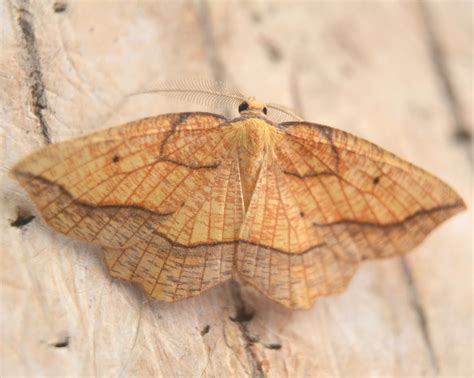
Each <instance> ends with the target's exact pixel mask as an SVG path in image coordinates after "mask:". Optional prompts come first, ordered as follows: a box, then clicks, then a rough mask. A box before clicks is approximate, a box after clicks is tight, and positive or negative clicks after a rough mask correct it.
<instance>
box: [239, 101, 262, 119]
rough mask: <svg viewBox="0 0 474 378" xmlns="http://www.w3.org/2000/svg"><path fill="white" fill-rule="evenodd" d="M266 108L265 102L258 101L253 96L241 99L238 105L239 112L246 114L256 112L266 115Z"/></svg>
mask: <svg viewBox="0 0 474 378" xmlns="http://www.w3.org/2000/svg"><path fill="white" fill-rule="evenodd" d="M267 112H268V109H267V106H266V105H265V103H263V102H261V101H258V100H256V99H255V97H249V98H247V100H246V101H243V102H241V103H240V105H239V113H240V114H242V115H243V114H247V113H254V114H255V113H256V114H262V113H263V114H264V115H267Z"/></svg>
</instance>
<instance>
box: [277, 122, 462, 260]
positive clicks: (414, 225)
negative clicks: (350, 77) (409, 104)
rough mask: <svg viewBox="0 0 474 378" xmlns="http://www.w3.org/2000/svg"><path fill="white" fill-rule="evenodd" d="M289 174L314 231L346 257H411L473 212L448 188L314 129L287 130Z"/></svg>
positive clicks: (282, 151)
mask: <svg viewBox="0 0 474 378" xmlns="http://www.w3.org/2000/svg"><path fill="white" fill-rule="evenodd" d="M283 127H284V129H285V131H286V138H285V139H284V141H282V143H281V144H280V145H279V146H278V148H277V155H278V158H279V162H280V166H281V169H282V170H283V171H284V172H285V176H286V181H287V183H288V186H289V188H290V190H291V192H292V193H294V195H295V198H296V199H297V201H298V207H299V209H300V211H301V213H302V214H303V215H304V219H305V222H306V223H307V224H308V226H310V227H312V228H313V229H315V230H317V232H318V234H321V233H323V234H324V235H325V236H324V241H325V242H326V243H328V244H339V245H341V246H343V247H344V248H343V251H341V252H342V255H341V258H342V257H346V258H351V259H354V258H366V257H382V256H390V255H394V254H398V253H404V252H407V251H408V250H410V249H412V248H413V247H414V246H416V245H417V244H419V243H420V242H421V241H422V240H423V239H424V238H425V237H426V236H427V235H428V233H429V232H430V231H431V230H433V229H434V228H435V227H436V226H437V225H438V224H440V223H441V222H443V221H444V220H446V219H448V218H449V217H451V216H453V215H454V214H456V213H457V212H459V211H461V210H462V209H464V208H465V205H464V203H463V201H462V199H461V198H460V197H459V196H458V195H457V194H456V193H455V192H454V191H453V190H452V189H451V188H450V187H449V186H448V185H446V184H445V183H443V182H442V181H441V180H439V179H437V178H436V177H434V176H432V175H430V174H429V173H427V172H425V171H423V170H422V169H420V168H418V167H415V166H413V165H411V164H409V163H407V162H405V161H403V160H401V159H399V158H397V157H396V156H395V155H393V154H391V153H389V152H387V151H384V150H383V149H381V148H380V147H377V146H376V145H374V144H372V143H369V142H367V141H365V140H363V139H360V138H357V137H355V136H353V135H351V134H348V133H345V132H343V131H340V130H336V129H332V128H329V127H325V126H319V125H315V124H309V123H287V124H283Z"/></svg>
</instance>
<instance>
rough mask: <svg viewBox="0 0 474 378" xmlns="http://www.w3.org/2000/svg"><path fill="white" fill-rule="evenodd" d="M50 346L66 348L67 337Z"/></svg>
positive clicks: (67, 344) (67, 343)
mask: <svg viewBox="0 0 474 378" xmlns="http://www.w3.org/2000/svg"><path fill="white" fill-rule="evenodd" d="M50 345H51V346H53V347H55V348H67V347H68V346H69V336H66V337H65V338H64V340H60V341H58V342H56V343H52V344H50Z"/></svg>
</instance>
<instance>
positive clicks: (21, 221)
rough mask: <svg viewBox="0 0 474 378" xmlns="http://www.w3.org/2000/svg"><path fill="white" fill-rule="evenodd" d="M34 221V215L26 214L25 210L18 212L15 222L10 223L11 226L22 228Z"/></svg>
mask: <svg viewBox="0 0 474 378" xmlns="http://www.w3.org/2000/svg"><path fill="white" fill-rule="evenodd" d="M33 219H35V216H34V215H31V214H29V213H26V212H25V211H24V210H23V211H22V210H18V215H17V217H16V219H15V220H14V221H11V222H10V226H12V227H18V228H20V227H23V226H26V225H27V224H28V223H30V222H31V221H32V220H33Z"/></svg>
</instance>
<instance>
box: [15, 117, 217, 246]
mask: <svg viewBox="0 0 474 378" xmlns="http://www.w3.org/2000/svg"><path fill="white" fill-rule="evenodd" d="M224 122H225V121H224V120H223V118H221V117H219V116H214V115H211V114H207V113H182V114H170V115H164V116H159V117H156V118H150V119H145V120H141V121H136V122H132V123H129V124H126V125H123V126H119V127H115V128H112V129H109V130H105V131H101V132H98V133H95V134H92V135H90V136H86V137H84V138H80V139H77V140H73V141H68V142H63V143H57V144H53V145H51V146H48V147H46V148H45V149H42V150H40V151H38V152H35V153H33V154H32V155H30V156H29V157H27V158H26V159H24V160H23V161H21V162H20V163H19V164H18V165H17V166H16V167H15V168H14V169H13V171H12V173H13V175H14V177H15V178H16V179H17V180H18V181H20V183H21V184H22V185H23V186H24V187H25V188H26V190H27V191H28V192H29V194H30V196H31V197H32V198H33V201H34V202H35V204H36V205H37V207H38V208H39V209H40V211H41V213H42V215H43V217H44V219H45V220H46V222H47V223H48V224H50V225H51V226H52V227H53V228H55V229H56V230H58V231H59V232H62V233H64V234H66V235H69V236H72V237H74V238H78V239H81V240H86V241H89V242H96V243H99V244H101V245H104V246H109V247H124V246H126V243H129V244H130V243H134V242H136V241H137V240H136V238H137V237H138V238H139V239H142V238H143V237H144V236H145V235H142V234H139V233H140V232H143V230H148V231H147V232H150V230H154V229H155V228H156V226H157V219H160V220H161V219H162V218H164V217H166V216H168V215H170V214H173V213H174V212H176V211H177V210H178V209H179V208H180V207H181V206H182V205H183V203H184V202H185V201H186V200H187V199H188V198H190V197H191V196H192V194H193V193H194V192H195V191H196V189H197V188H199V187H201V186H202V185H203V183H205V182H208V181H209V180H211V179H212V178H213V176H214V175H215V172H216V171H217V168H218V166H219V164H220V159H221V155H222V153H223V151H224V148H225V146H224V144H223V143H222V141H221V139H222V137H221V134H222V128H221V127H220V125H221V124H223V123H224ZM183 141H185V142H186V143H185V144H183ZM171 157H172V158H171ZM125 230H130V231H129V232H125V233H124V231H125ZM137 232H138V234H136V233H137ZM124 234H127V235H130V237H129V236H127V237H124Z"/></svg>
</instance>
